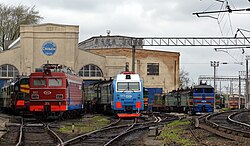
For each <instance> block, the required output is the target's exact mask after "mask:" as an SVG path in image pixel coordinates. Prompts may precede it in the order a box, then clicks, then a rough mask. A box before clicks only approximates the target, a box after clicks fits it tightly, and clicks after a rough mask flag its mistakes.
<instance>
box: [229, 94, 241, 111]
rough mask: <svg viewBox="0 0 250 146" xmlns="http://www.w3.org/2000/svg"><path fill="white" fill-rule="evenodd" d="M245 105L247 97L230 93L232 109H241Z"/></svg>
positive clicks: (230, 106)
mask: <svg viewBox="0 0 250 146" xmlns="http://www.w3.org/2000/svg"><path fill="white" fill-rule="evenodd" d="M239 106H240V108H244V107H245V98H243V97H239V95H230V96H229V98H228V107H229V108H230V109H239Z"/></svg>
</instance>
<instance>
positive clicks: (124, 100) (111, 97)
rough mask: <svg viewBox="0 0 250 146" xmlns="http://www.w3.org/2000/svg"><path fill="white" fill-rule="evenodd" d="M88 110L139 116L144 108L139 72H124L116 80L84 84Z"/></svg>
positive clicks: (124, 115)
mask: <svg viewBox="0 0 250 146" xmlns="http://www.w3.org/2000/svg"><path fill="white" fill-rule="evenodd" d="M84 93H85V97H86V102H85V103H86V109H87V111H96V112H100V111H102V112H108V113H116V115H117V116H118V117H139V116H140V111H141V110H143V109H144V97H143V85H142V81H141V80H140V77H139V75H138V74H134V73H131V72H123V73H121V74H118V75H117V76H116V78H115V79H114V80H109V81H99V82H96V83H93V84H90V85H86V86H84Z"/></svg>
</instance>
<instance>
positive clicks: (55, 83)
mask: <svg viewBox="0 0 250 146" xmlns="http://www.w3.org/2000/svg"><path fill="white" fill-rule="evenodd" d="M49 86H62V79H49Z"/></svg>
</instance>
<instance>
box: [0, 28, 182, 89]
mask: <svg viewBox="0 0 250 146" xmlns="http://www.w3.org/2000/svg"><path fill="white" fill-rule="evenodd" d="M78 38H79V26H77V25H62V24H52V23H45V24H38V25H21V26H20V37H19V38H18V39H17V40H15V41H14V42H13V43H12V44H11V45H9V47H8V49H7V50H5V51H1V52H0V87H2V86H3V84H4V82H6V80H8V79H10V78H13V77H15V76H17V75H29V74H30V73H32V72H34V71H35V69H36V68H39V67H41V65H42V64H45V63H47V62H49V63H53V64H63V65H66V66H69V67H72V69H73V70H74V71H75V72H76V73H78V74H79V75H80V76H81V77H82V78H83V80H84V81H86V82H91V81H94V80H100V79H109V78H110V77H112V78H113V77H115V76H116V74H118V73H120V72H123V71H125V70H126V69H128V70H129V71H131V70H132V46H131V39H132V38H131V37H127V36H118V35H116V36H112V35H110V34H107V35H105V36H94V37H91V38H89V39H87V40H84V41H80V43H79V40H78ZM179 57H180V53H179V52H169V51H160V50H149V49H145V48H143V46H137V47H136V52H135V73H138V74H140V76H141V78H142V79H143V82H144V87H146V88H148V89H149V90H152V93H153V90H154V91H156V90H158V91H160V90H162V91H163V92H167V91H170V90H173V89H177V88H178V86H179Z"/></svg>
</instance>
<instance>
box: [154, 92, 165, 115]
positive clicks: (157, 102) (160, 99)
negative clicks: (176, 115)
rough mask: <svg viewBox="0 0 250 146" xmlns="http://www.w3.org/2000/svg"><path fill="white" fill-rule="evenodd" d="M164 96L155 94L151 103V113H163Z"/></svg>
mask: <svg viewBox="0 0 250 146" xmlns="http://www.w3.org/2000/svg"><path fill="white" fill-rule="evenodd" d="M165 97H166V96H165V94H155V95H154V100H153V103H152V110H153V111H165V110H166V106H165Z"/></svg>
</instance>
